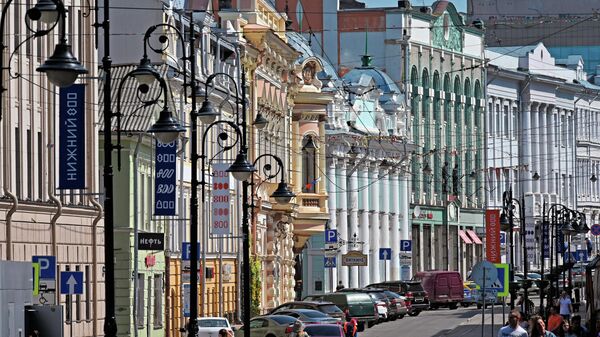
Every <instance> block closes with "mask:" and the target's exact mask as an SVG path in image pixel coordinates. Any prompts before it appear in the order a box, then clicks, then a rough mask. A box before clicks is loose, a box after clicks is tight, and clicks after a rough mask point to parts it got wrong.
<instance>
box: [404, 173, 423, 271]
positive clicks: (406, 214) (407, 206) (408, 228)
mask: <svg viewBox="0 0 600 337" xmlns="http://www.w3.org/2000/svg"><path fill="white" fill-rule="evenodd" d="M398 178H399V188H398V190H399V191H398V195H399V199H400V200H399V201H400V213H399V214H400V229H401V231H400V239H401V240H410V238H411V226H410V223H409V221H408V220H409V218H410V214H409V213H410V198H409V195H408V193H409V189H408V183H409V182H408V179H409V178H408V175H406V174H400V176H399V177H398ZM422 232H423V231H422V230H421V231H420V233H422ZM420 240H421V241H420V242H423V239H422V238H420ZM412 244H413V247H415V243H414V242H413V243H412ZM412 257H413V260H415V259H416V254H415V252H414V249H413V252H412ZM413 263H414V261H413ZM419 265H420V266H422V264H419ZM411 269H412V265H406V266H403V267H402V268H401V270H400V272H401V273H400V279H401V280H410V278H411V275H412V270H411Z"/></svg>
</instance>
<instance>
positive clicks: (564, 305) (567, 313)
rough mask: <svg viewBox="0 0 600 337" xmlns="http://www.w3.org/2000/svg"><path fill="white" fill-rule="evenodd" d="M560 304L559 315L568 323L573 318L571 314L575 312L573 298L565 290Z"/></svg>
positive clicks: (559, 301)
mask: <svg viewBox="0 0 600 337" xmlns="http://www.w3.org/2000/svg"><path fill="white" fill-rule="evenodd" d="M558 304H559V306H560V310H559V312H558V313H559V314H560V315H561V316H562V317H563V318H564V319H566V320H567V321H568V320H569V319H570V318H571V313H572V312H573V303H571V297H569V295H567V292H566V291H564V290H563V291H562V293H561V294H560V298H559V299H558Z"/></svg>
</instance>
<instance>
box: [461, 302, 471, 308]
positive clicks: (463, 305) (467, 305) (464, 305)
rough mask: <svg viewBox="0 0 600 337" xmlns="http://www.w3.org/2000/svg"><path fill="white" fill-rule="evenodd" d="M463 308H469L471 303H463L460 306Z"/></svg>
mask: <svg viewBox="0 0 600 337" xmlns="http://www.w3.org/2000/svg"><path fill="white" fill-rule="evenodd" d="M460 305H461V306H462V307H463V308H468V307H469V303H461V304H460Z"/></svg>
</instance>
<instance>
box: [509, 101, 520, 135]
mask: <svg viewBox="0 0 600 337" xmlns="http://www.w3.org/2000/svg"><path fill="white" fill-rule="evenodd" d="M511 118H512V135H511V138H512V139H515V137H516V136H517V133H518V131H517V130H519V119H518V117H517V107H513V108H512V116H511Z"/></svg>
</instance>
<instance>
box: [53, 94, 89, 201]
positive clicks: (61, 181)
mask: <svg viewBox="0 0 600 337" xmlns="http://www.w3.org/2000/svg"><path fill="white" fill-rule="evenodd" d="M59 102H60V104H59V106H60V114H59V132H60V133H59V148H58V153H59V155H60V159H59V165H58V170H59V174H58V177H59V178H58V188H59V189H63V190H65V189H84V188H85V84H73V85H71V86H70V87H67V88H61V89H60V98H59Z"/></svg>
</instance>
